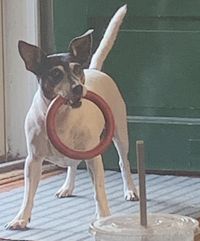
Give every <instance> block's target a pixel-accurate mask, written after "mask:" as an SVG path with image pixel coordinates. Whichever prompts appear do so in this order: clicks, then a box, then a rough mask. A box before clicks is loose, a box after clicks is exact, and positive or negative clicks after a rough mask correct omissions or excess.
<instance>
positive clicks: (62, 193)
mask: <svg viewBox="0 0 200 241" xmlns="http://www.w3.org/2000/svg"><path fill="white" fill-rule="evenodd" d="M72 192H73V189H69V188H66V189H65V188H60V189H59V190H58V191H57V192H56V197H57V198H65V197H71V196H72Z"/></svg>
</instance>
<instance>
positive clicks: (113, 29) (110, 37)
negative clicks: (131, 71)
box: [89, 5, 127, 70]
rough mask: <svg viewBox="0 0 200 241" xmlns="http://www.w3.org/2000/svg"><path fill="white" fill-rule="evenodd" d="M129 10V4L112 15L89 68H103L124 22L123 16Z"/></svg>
mask: <svg viewBox="0 0 200 241" xmlns="http://www.w3.org/2000/svg"><path fill="white" fill-rule="evenodd" d="M126 12H127V5H124V6H122V7H121V8H119V9H118V11H117V12H116V13H115V15H114V16H113V17H112V19H111V21H110V23H109V25H108V27H107V29H106V31H105V33H104V36H103V39H102V40H101V42H100V44H99V47H98V48H97V50H96V52H95V53H94V55H93V56H92V59H91V62H90V66H89V69H97V70H101V68H102V65H103V62H104V60H105V59H106V57H107V55H108V54H109V52H110V50H111V48H112V46H113V44H114V42H115V40H116V38H117V34H118V32H119V28H120V26H121V24H122V21H123V18H124V16H125V15H126Z"/></svg>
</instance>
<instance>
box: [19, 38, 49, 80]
mask: <svg viewBox="0 0 200 241" xmlns="http://www.w3.org/2000/svg"><path fill="white" fill-rule="evenodd" d="M18 49H19V53H20V56H21V57H22V59H23V60H24V63H25V65H26V69H27V70H29V71H31V72H33V73H34V74H35V75H37V76H38V75H40V73H41V65H42V63H43V62H44V59H45V57H46V54H45V53H44V52H43V51H42V50H41V49H40V48H39V47H37V46H35V45H32V44H28V43H26V42H24V41H21V40H20V41H19V42H18Z"/></svg>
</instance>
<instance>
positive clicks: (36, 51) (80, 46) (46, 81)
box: [18, 30, 93, 107]
mask: <svg viewBox="0 0 200 241" xmlns="http://www.w3.org/2000/svg"><path fill="white" fill-rule="evenodd" d="M92 32H93V31H92V30H89V31H87V32H86V33H85V34H83V35H81V36H80V37H77V38H74V39H72V41H71V42H70V44H69V52H67V53H59V54H52V55H47V54H45V53H44V51H43V50H42V49H41V48H39V47H37V46H34V45H31V44H28V43H26V42H24V41H19V44H18V48H19V53H20V55H21V57H22V59H23V60H24V62H25V65H26V69H27V70H29V71H31V72H33V73H34V74H35V75H36V76H37V78H38V81H39V84H40V86H41V89H42V92H43V94H44V96H45V97H46V98H47V99H49V100H52V99H53V98H54V97H55V96H57V95H58V94H60V95H62V96H63V97H65V98H66V99H67V100H68V102H69V103H70V104H71V105H72V107H78V106H80V104H81V101H80V100H81V97H82V96H83V93H84V81H85V76H84V72H83V66H84V63H86V62H87V61H88V59H89V57H90V55H91V48H92Z"/></svg>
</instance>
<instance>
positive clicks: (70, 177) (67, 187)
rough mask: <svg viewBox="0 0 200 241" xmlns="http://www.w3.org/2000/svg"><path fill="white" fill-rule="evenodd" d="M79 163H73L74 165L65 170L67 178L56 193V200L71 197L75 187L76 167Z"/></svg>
mask: <svg viewBox="0 0 200 241" xmlns="http://www.w3.org/2000/svg"><path fill="white" fill-rule="evenodd" d="M79 163H80V161H77V160H76V161H74V164H73V165H71V166H69V167H68V168H67V177H66V179H65V182H64V183H63V185H62V187H61V188H60V189H59V190H58V191H57V193H56V196H57V197H58V198H64V197H69V196H71V195H72V192H73V190H74V187H75V178H76V172H77V166H78V164H79Z"/></svg>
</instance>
